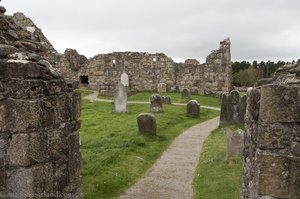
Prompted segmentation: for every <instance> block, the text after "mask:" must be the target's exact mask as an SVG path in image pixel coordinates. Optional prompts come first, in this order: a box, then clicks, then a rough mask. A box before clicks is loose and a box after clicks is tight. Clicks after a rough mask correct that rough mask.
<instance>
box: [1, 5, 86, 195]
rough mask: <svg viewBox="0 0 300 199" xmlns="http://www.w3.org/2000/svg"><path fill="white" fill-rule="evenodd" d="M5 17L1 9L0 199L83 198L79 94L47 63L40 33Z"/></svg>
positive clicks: (13, 18)
mask: <svg viewBox="0 0 300 199" xmlns="http://www.w3.org/2000/svg"><path fill="white" fill-rule="evenodd" d="M4 12H5V8H3V7H1V6H0V195H1V196H5V197H4V198H16V197H17V198H29V197H30V196H32V194H38V196H39V197H41V198H46V197H47V198H53V197H55V196H57V195H54V196H53V194H67V196H69V197H74V198H76V197H77V198H82V197H83V196H82V182H81V175H80V168H81V154H80V143H79V129H80V120H79V117H80V95H79V94H77V93H74V92H73V91H72V89H70V88H69V87H68V86H67V83H66V82H65V81H64V79H63V78H62V77H61V75H60V74H59V71H58V70H57V69H56V68H55V66H54V65H51V64H50V63H49V62H48V61H47V60H46V57H48V55H49V50H50V49H52V46H51V45H50V44H49V43H47V40H46V39H45V38H44V37H42V36H41V34H40V33H39V34H35V33H36V32H38V31H39V29H36V28H34V27H33V26H28V27H27V28H24V27H22V26H20V25H19V24H18V23H16V21H15V18H19V17H20V16H21V18H22V15H21V14H15V15H14V16H6V15H4ZM24 23H25V22H24ZM29 25H30V24H29ZM52 50H54V49H52ZM31 198H32V197H31Z"/></svg>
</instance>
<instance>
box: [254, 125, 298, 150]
mask: <svg viewBox="0 0 300 199" xmlns="http://www.w3.org/2000/svg"><path fill="white" fill-rule="evenodd" d="M297 131H300V127H299V126H298V125H294V124H290V125H286V124H280V123H275V124H261V125H260V126H259V128H258V146H259V148H260V149H264V150H265V149H284V148H287V147H290V146H291V143H292V141H293V140H294V139H295V134H296V132H297Z"/></svg>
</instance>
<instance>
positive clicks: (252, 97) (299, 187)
mask: <svg viewBox="0 0 300 199" xmlns="http://www.w3.org/2000/svg"><path fill="white" fill-rule="evenodd" d="M279 72H281V73H279V74H277V75H276V76H275V78H274V82H272V84H268V85H263V86H262V87H257V88H253V89H251V90H249V91H248V93H247V95H248V98H247V111H246V117H245V121H246V132H245V137H244V147H245V148H244V176H243V193H242V198H243V199H263V198H264V199H266V198H272V199H299V198H300V65H299V66H286V67H283V68H281V69H280V70H279Z"/></svg>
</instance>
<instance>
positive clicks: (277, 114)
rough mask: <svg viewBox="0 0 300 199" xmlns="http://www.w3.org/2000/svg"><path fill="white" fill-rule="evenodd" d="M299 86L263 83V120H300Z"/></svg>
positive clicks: (261, 101)
mask: <svg viewBox="0 0 300 199" xmlns="http://www.w3.org/2000/svg"><path fill="white" fill-rule="evenodd" d="M299 93H300V87H293V86H279V85H265V86H262V88H261V100H260V113H259V114H260V119H261V120H262V121H263V122H267V123H274V122H300V96H299Z"/></svg>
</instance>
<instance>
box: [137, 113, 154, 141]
mask: <svg viewBox="0 0 300 199" xmlns="http://www.w3.org/2000/svg"><path fill="white" fill-rule="evenodd" d="M137 123H138V128H139V133H141V134H145V135H154V136H155V135H156V119H155V117H154V115H152V114H151V113H141V114H139V115H138V117H137Z"/></svg>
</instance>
